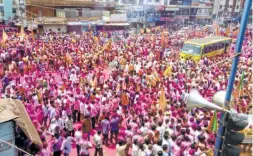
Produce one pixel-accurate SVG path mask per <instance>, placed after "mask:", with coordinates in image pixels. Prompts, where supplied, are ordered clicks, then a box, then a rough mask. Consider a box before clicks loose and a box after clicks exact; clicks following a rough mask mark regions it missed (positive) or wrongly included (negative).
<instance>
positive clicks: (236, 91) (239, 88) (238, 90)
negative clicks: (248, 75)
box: [234, 71, 244, 98]
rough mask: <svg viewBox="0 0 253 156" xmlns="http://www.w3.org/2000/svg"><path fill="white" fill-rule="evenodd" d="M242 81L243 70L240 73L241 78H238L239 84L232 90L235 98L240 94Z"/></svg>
mask: <svg viewBox="0 0 253 156" xmlns="http://www.w3.org/2000/svg"><path fill="white" fill-rule="evenodd" d="M243 83H244V71H242V75H241V78H240V81H239V86H238V88H237V89H236V90H235V92H234V97H235V98H239V97H240V96H241V95H240V92H241V90H242V87H243Z"/></svg>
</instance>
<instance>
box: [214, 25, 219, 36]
mask: <svg viewBox="0 0 253 156" xmlns="http://www.w3.org/2000/svg"><path fill="white" fill-rule="evenodd" d="M219 34H220V33H219V25H218V24H216V26H215V35H216V36H219Z"/></svg>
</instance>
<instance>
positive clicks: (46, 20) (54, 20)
mask: <svg viewBox="0 0 253 156" xmlns="http://www.w3.org/2000/svg"><path fill="white" fill-rule="evenodd" d="M35 23H37V24H47V25H50V24H66V23H67V18H65V17H41V18H38V20H37V21H36V22H35Z"/></svg>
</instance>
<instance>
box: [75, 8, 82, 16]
mask: <svg viewBox="0 0 253 156" xmlns="http://www.w3.org/2000/svg"><path fill="white" fill-rule="evenodd" d="M76 10H77V16H82V9H81V8H78V9H76Z"/></svg>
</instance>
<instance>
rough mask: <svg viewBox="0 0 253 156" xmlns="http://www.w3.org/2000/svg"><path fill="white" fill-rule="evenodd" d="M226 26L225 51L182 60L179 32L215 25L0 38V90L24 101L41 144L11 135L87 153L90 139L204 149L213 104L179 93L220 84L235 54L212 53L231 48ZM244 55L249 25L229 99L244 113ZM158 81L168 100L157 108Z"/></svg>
mask: <svg viewBox="0 0 253 156" xmlns="http://www.w3.org/2000/svg"><path fill="white" fill-rule="evenodd" d="M230 27H231V28H230V29H231V31H230V33H229V34H226V35H228V36H229V37H231V38H233V40H234V41H233V43H232V44H231V48H230V51H228V52H227V53H225V54H223V55H220V56H217V57H213V58H203V59H201V60H200V61H199V62H194V61H192V60H181V59H180V58H179V52H180V49H181V48H182V46H183V43H184V41H186V40H189V39H194V38H202V37H206V36H212V35H213V32H210V31H207V30H205V29H204V28H200V29H199V30H198V31H201V33H197V30H196V28H192V29H189V30H188V31H186V32H184V33H183V34H182V33H181V34H179V33H177V32H173V33H167V32H166V30H165V29H164V28H162V27H159V28H154V29H151V30H150V32H149V33H147V32H142V33H139V34H127V35H125V34H124V33H122V34H123V35H122V36H121V37H120V38H119V39H112V38H115V36H113V35H112V32H111V31H100V32H97V34H96V36H95V35H94V34H93V33H92V32H86V33H83V34H75V33H71V34H66V33H65V34H64V33H53V32H47V33H45V34H42V35H37V37H35V38H34V37H33V36H32V35H27V36H28V37H25V38H24V39H22V40H21V39H20V37H18V36H16V35H15V34H13V35H9V36H8V41H6V43H5V44H4V46H2V47H1V48H0V57H1V64H0V67H1V68H0V74H1V76H2V98H9V97H11V98H17V99H20V100H21V101H22V102H23V103H24V105H25V107H26V109H27V112H28V114H29V115H30V118H31V121H32V122H33V124H34V126H35V127H36V129H37V131H38V133H39V135H40V137H41V140H42V142H43V146H42V147H39V150H37V151H35V150H34V149H32V148H31V147H30V146H29V145H30V144H31V143H30V142H24V141H21V140H22V138H17V144H19V146H20V147H21V148H23V149H25V150H27V151H29V152H30V153H32V154H35V152H37V155H40V156H50V155H53V156H60V155H61V154H64V156H68V155H73V153H77V154H76V155H78V156H89V155H90V150H91V149H95V155H99V156H103V155H105V154H104V153H105V150H104V148H105V146H112V145H116V147H115V155H117V156H126V155H131V156H191V155H192V156H195V155H196V156H200V155H201V156H202V155H203V156H204V155H207V156H208V155H210V154H211V153H212V149H214V143H215V138H216V132H215V131H214V132H212V131H208V130H207V127H208V125H209V122H210V119H211V117H212V115H213V113H214V112H213V111H212V110H209V109H205V108H194V109H193V110H187V108H186V102H185V95H186V93H189V92H190V90H192V89H197V90H198V91H199V92H200V93H201V95H202V96H203V97H205V98H206V99H208V100H211V99H212V96H213V94H214V93H215V92H217V91H219V90H225V89H226V86H227V80H228V77H229V74H230V69H231V62H232V59H228V60H227V61H225V62H222V63H220V64H219V63H218V62H220V61H223V60H225V59H227V58H229V57H231V56H233V55H234V53H233V52H234V49H235V40H236V38H237V35H236V34H234V32H236V30H237V29H238V27H237V26H236V25H234V26H230ZM220 34H221V35H225V29H224V30H222V29H220ZM251 58H252V28H251V27H248V29H247V31H246V35H245V40H244V42H243V48H242V54H241V55H240V63H239V67H238V71H237V76H236V82H235V90H236V88H237V87H239V81H240V77H241V73H242V72H244V86H243V90H242V91H241V94H240V96H237V97H235V98H234V103H233V107H234V108H235V109H236V110H237V111H238V112H243V113H248V112H249V111H250V110H251V109H252V107H251V102H252V94H251V90H252V68H251V67H252V59H251ZM214 64H216V65H214ZM168 68H170V71H169V72H164V71H166V69H168ZM162 88H164V90H163V89H162ZM163 91H164V92H165V97H166V100H167V106H166V108H164V109H161V107H160V105H159V100H160V96H161V94H162V92H163ZM217 116H218V117H219V116H220V112H218V113H217ZM19 136H22V134H20V135H19ZM20 142H21V143H20ZM73 151H75V152H73ZM112 155H114V154H112Z"/></svg>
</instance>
